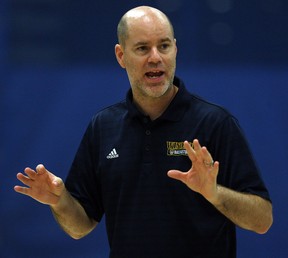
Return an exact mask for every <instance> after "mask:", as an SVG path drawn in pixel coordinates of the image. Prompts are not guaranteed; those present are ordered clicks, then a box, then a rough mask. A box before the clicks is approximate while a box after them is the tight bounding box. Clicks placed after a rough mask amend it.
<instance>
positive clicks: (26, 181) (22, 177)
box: [17, 173, 31, 187]
mask: <svg viewBox="0 0 288 258" xmlns="http://www.w3.org/2000/svg"><path fill="white" fill-rule="evenodd" d="M17 179H18V180H19V181H20V182H21V183H23V184H24V185H27V186H29V187H30V186H31V179H30V178H29V177H27V176H25V175H23V174H22V173H18V174H17Z"/></svg>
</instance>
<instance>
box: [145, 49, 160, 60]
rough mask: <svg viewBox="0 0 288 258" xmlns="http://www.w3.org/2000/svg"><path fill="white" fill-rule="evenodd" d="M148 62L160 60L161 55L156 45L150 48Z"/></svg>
mask: <svg viewBox="0 0 288 258" xmlns="http://www.w3.org/2000/svg"><path fill="white" fill-rule="evenodd" d="M148 61H149V62H151V63H159V62H160V61H161V55H160V53H159V51H158V49H157V47H153V48H151V51H150V56H149V60H148Z"/></svg>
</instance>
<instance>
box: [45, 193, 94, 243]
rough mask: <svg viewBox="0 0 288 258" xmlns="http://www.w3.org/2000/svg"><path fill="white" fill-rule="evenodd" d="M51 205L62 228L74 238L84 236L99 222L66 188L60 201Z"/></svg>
mask: <svg viewBox="0 0 288 258" xmlns="http://www.w3.org/2000/svg"><path fill="white" fill-rule="evenodd" d="M50 207H51V210H52V213H53V215H54V217H55V219H56V221H57V222H58V223H59V225H60V226H61V228H62V229H63V230H64V231H65V232H66V233H67V234H68V235H70V236H71V237H72V238H74V239H80V238H82V237H84V236H85V235H87V234H88V233H90V232H91V231H92V230H93V229H94V228H95V227H96V225H97V222H96V221H94V220H92V219H91V218H89V217H88V216H87V214H86V212H85V210H84V208H83V207H82V206H81V204H80V203H79V202H78V201H77V200H76V199H74V198H73V197H72V196H71V195H70V193H69V192H68V191H67V190H66V189H65V190H64V192H63V196H61V200H60V201H59V203H58V204H57V205H53V206H50Z"/></svg>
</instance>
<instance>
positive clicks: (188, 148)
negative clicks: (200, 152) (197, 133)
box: [184, 141, 196, 162]
mask: <svg viewBox="0 0 288 258" xmlns="http://www.w3.org/2000/svg"><path fill="white" fill-rule="evenodd" d="M184 148H185V149H186V151H187V154H188V157H189V159H190V160H191V161H192V162H193V161H195V160H196V153H195V151H194V149H193V148H192V146H191V145H190V143H189V142H188V141H184Z"/></svg>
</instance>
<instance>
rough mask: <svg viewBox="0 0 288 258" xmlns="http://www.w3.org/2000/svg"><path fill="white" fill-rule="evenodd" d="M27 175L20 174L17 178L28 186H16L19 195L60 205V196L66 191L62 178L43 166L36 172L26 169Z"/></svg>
mask: <svg viewBox="0 0 288 258" xmlns="http://www.w3.org/2000/svg"><path fill="white" fill-rule="evenodd" d="M24 172H25V174H26V175H24V174H22V173H18V174H17V178H18V180H19V181H21V182H22V183H23V184H24V185H26V186H24V187H23V186H18V185H17V186H15V187H14V190H15V191H16V192H18V193H21V194H24V195H27V196H30V197H31V198H33V199H35V200H36V201H38V202H40V203H43V204H48V205H55V204H57V203H58V201H59V198H60V195H61V194H62V192H63V191H64V189H65V186H64V183H63V181H62V179H61V178H59V177H57V176H55V175H53V174H52V173H50V172H49V171H48V170H46V168H45V167H44V166H43V165H38V166H37V167H36V171H35V170H33V169H31V168H25V170H24Z"/></svg>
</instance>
